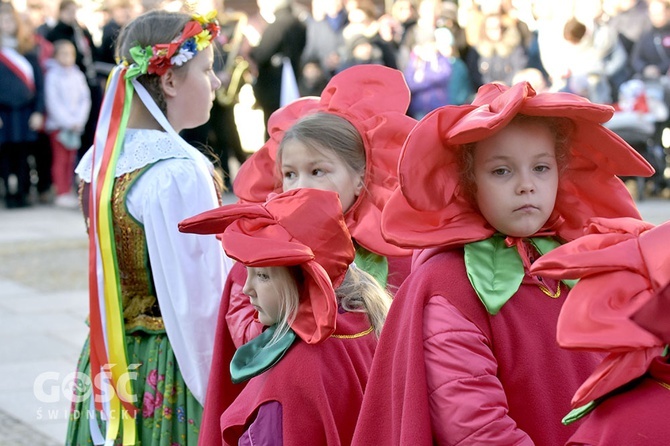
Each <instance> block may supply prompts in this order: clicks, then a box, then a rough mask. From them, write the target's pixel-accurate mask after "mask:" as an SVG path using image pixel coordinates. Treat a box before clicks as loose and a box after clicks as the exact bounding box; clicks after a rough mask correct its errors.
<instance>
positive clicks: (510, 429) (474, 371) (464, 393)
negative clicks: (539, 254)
mask: <svg viewBox="0 0 670 446" xmlns="http://www.w3.org/2000/svg"><path fill="white" fill-rule="evenodd" d="M562 293H563V294H562V295H563V296H565V294H567V288H566V287H565V286H562ZM562 303H563V298H559V299H551V298H549V297H548V296H547V295H545V294H544V293H542V292H541V291H540V290H539V288H538V287H537V286H536V284H535V282H534V281H532V280H531V279H530V278H529V277H527V278H526V280H524V283H523V284H522V286H521V288H520V290H519V291H518V292H517V294H516V295H514V296H513V297H512V299H510V301H509V302H508V303H507V304H506V305H505V306H504V307H503V308H502V310H501V311H500V312H499V313H498V314H497V315H496V316H490V315H488V313H486V311H485V309H484V306H483V305H482V303H481V302H480V300H479V298H478V297H477V295H476V294H475V293H474V290H473V289H472V287H471V285H470V283H469V281H468V279H467V275H466V272H465V265H464V262H463V251H462V250H458V249H455V250H449V251H442V252H440V251H433V252H432V254H431V255H430V256H429V255H428V253H424V256H423V261H422V262H421V264H419V263H415V264H414V265H413V272H412V274H411V275H410V276H409V277H408V279H407V281H405V283H404V284H403V286H402V287H401V289H400V290H399V292H398V294H397V295H396V297H395V299H394V302H393V305H392V306H391V310H390V312H389V315H388V318H387V320H386V324H385V327H384V331H383V332H382V336H381V338H380V341H379V346H378V348H377V351H376V353H375V359H374V361H373V366H372V370H371V375H370V383H369V386H368V388H367V390H366V393H365V398H364V401H363V407H362V409H361V414H360V417H359V422H358V425H357V429H356V434H355V437H354V444H355V445H361V446H362V445H370V444H384V445H386V444H412V445H431V444H433V443H434V442H437V443H438V444H458V445H470V444H472V445H480V444H537V445H547V446H550V445H551V446H554V445H558V444H563V443H564V442H565V441H566V440H567V439H568V438H569V436H570V435H571V434H572V433H573V432H574V430H575V429H576V426H563V425H562V424H561V423H560V420H561V418H562V417H563V416H564V415H565V414H566V413H567V412H568V411H569V409H570V402H569V401H570V396H571V395H572V394H573V392H574V390H575V389H576V388H577V387H578V385H579V384H580V383H581V382H582V381H583V380H584V378H585V377H586V376H588V374H589V373H590V371H591V370H592V369H593V367H595V365H596V364H597V362H598V360H599V356H598V355H596V354H591V353H583V352H569V351H565V350H562V349H560V348H558V346H557V345H556V343H555V341H554V339H555V326H556V325H555V324H556V322H555V321H556V318H557V317H558V313H559V311H560V308H561V305H562ZM447 346H448V348H447Z"/></svg>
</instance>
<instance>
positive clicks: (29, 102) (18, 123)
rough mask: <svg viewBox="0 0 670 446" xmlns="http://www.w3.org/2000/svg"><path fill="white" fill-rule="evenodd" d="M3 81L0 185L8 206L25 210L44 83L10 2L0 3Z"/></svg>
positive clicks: (29, 40)
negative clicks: (13, 183)
mask: <svg viewBox="0 0 670 446" xmlns="http://www.w3.org/2000/svg"><path fill="white" fill-rule="evenodd" d="M0 82H1V83H2V88H0V182H2V183H3V185H4V189H5V202H6V205H7V207H8V208H13V207H23V206H27V205H28V200H27V198H28V192H29V189H30V170H29V167H28V155H29V152H28V150H29V149H28V146H29V144H30V143H33V142H35V141H37V137H38V134H37V132H38V131H39V130H41V129H42V126H43V124H44V108H45V105H44V80H43V75H42V69H41V68H40V65H39V62H38V58H37V51H36V50H35V42H34V39H33V37H32V35H31V33H30V30H29V29H28V28H27V26H26V25H25V24H24V23H23V22H22V20H21V19H20V17H19V15H18V14H17V12H16V10H15V9H14V7H13V6H12V4H11V3H8V2H2V3H0ZM12 175H14V176H15V177H16V189H15V190H14V188H10V187H9V181H8V180H9V177H10V176H12Z"/></svg>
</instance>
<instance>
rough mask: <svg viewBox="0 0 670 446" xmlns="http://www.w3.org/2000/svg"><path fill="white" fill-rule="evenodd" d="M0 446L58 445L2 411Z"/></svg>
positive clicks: (0, 412)
mask: <svg viewBox="0 0 670 446" xmlns="http://www.w3.org/2000/svg"><path fill="white" fill-rule="evenodd" d="M0 446H58V443H57V442H55V441H54V440H52V439H51V438H49V437H47V436H46V435H44V434H41V433H39V432H37V431H35V430H34V429H33V428H31V427H30V426H28V425H27V424H25V423H22V422H21V421H19V420H17V419H16V418H13V417H12V416H11V415H8V414H6V413H5V412H3V411H1V410H0Z"/></svg>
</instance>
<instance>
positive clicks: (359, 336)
mask: <svg viewBox="0 0 670 446" xmlns="http://www.w3.org/2000/svg"><path fill="white" fill-rule="evenodd" d="M372 330H373V328H372V327H370V328H368V329H367V330H365V331H361V332H360V333H356V334H351V335H335V334H334V335H331V338H337V339H356V338H362V337H363V336H366V335H369V334H370V333H372Z"/></svg>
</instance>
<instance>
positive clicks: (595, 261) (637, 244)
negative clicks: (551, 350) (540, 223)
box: [531, 218, 670, 407]
mask: <svg viewBox="0 0 670 446" xmlns="http://www.w3.org/2000/svg"><path fill="white" fill-rule="evenodd" d="M669 237H670V223H665V224H663V225H660V226H658V227H655V228H654V227H653V225H651V224H649V223H645V222H643V221H639V220H634V219H630V218H618V219H593V221H592V222H591V224H590V225H589V226H588V228H587V231H586V235H584V236H583V237H580V238H579V239H577V240H575V241H573V242H570V243H567V244H565V245H563V246H560V247H558V248H556V249H555V250H554V251H552V252H550V253H548V254H545V255H544V256H542V257H541V258H540V259H539V260H537V261H536V262H535V263H534V264H533V266H532V268H531V272H532V273H533V274H540V275H543V276H548V277H554V278H557V279H559V278H560V279H563V278H570V279H576V278H579V279H580V280H579V282H578V283H577V285H575V287H574V288H573V289H572V291H571V292H570V294H569V295H568V297H567V298H566V300H565V304H564V305H563V308H562V310H561V314H560V316H559V318H558V327H557V338H558V342H559V344H560V345H561V346H562V347H565V348H569V349H577V350H592V351H602V352H607V353H609V355H608V356H607V357H606V358H605V359H604V360H603V362H602V363H601V364H600V365H599V366H598V368H597V369H596V370H595V372H594V373H593V374H592V375H591V376H590V377H589V379H587V381H586V382H585V383H584V384H583V385H582V386H581V387H580V388H579V389H578V390H577V392H576V394H575V396H574V397H573V400H572V405H573V406H574V407H579V406H582V405H584V404H586V403H588V402H590V401H592V400H594V399H596V398H599V397H601V396H603V395H605V394H607V393H609V392H611V391H612V390H615V389H617V388H618V387H620V386H622V385H624V384H626V383H628V382H630V381H631V380H633V379H635V378H637V377H639V376H642V375H643V374H644V373H645V372H646V371H647V369H648V368H649V365H650V364H651V362H652V361H653V359H654V358H656V357H657V356H659V355H661V354H662V351H663V347H664V345H665V342H664V341H663V340H661V339H659V338H658V337H656V336H655V335H653V334H652V333H651V332H649V331H647V330H645V329H643V328H642V327H640V326H639V325H638V324H636V323H635V322H633V321H632V320H631V319H630V318H631V316H632V315H634V314H635V313H636V312H637V311H638V310H640V308H642V307H644V306H645V305H647V304H649V303H650V302H652V301H653V299H654V294H655V293H656V292H658V291H660V290H661V289H663V288H664V287H665V286H666V285H667V284H668V282H670V255H668V251H667V240H668V238H669Z"/></svg>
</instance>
